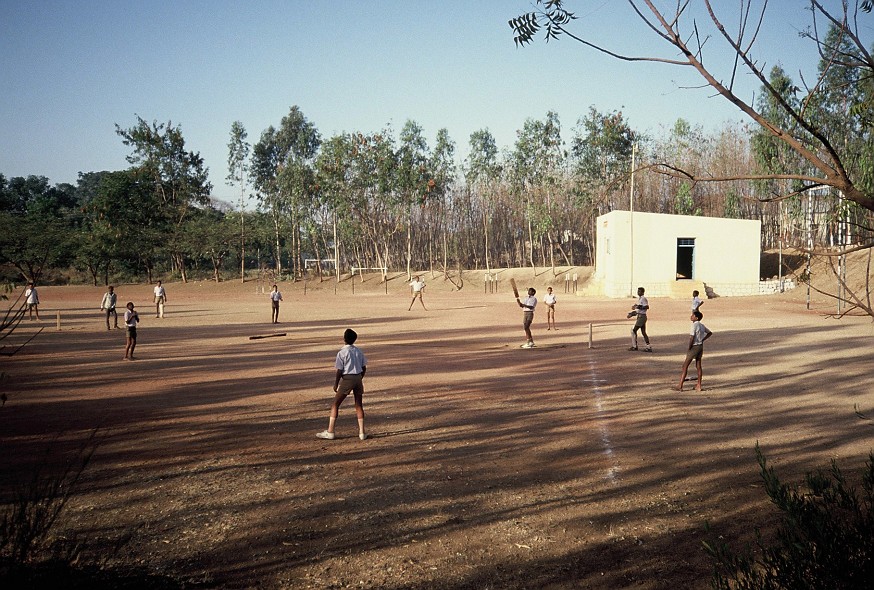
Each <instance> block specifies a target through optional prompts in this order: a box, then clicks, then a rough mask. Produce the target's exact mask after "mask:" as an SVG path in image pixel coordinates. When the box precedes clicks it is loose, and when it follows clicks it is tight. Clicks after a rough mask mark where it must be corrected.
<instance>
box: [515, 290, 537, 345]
mask: <svg viewBox="0 0 874 590" xmlns="http://www.w3.org/2000/svg"><path fill="white" fill-rule="evenodd" d="M536 293H537V291H535V290H534V287H529V288H528V297H526V298H525V299H524V300H523V301H520V300H519V298H518V297H516V303H518V304H519V307H521V308H522V329H523V330H525V337H526V338H527V340H526V342H525V344H523V345H522V346H521V348H534V337H533V336H532V335H531V322H533V321H534V308H535V307H537V297H535V296H534V295H535V294H536Z"/></svg>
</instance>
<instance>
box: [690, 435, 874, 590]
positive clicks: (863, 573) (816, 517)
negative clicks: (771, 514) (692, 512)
mask: <svg viewBox="0 0 874 590" xmlns="http://www.w3.org/2000/svg"><path fill="white" fill-rule="evenodd" d="M756 459H757V460H758V463H759V467H760V468H761V474H762V479H763V480H764V483H765V491H766V492H767V494H768V497H769V498H770V500H771V502H772V503H773V504H774V505H775V506H776V507H777V508H778V509H779V510H780V512H781V513H782V516H781V523H780V525H779V527H778V529H777V531H776V535H775V538H774V541H773V542H772V543H771V544H766V543H765V542H764V541H763V540H762V536H761V534H760V532H759V530H758V529H757V530H756V531H755V535H756V547H757V548H758V550H759V557H758V558H754V557H753V556H752V552H751V551H750V549H749V548H748V549H747V550H746V552H745V553H743V554H742V555H736V554H734V553H733V552H732V551H731V550H730V549H729V548H728V546H727V545H726V544H725V543H718V544H717V543H711V542H705V543H704V547H705V550H706V551H707V552H708V553H709V554H710V555H711V557H712V559H713V561H714V569H715V572H714V578H713V583H712V586H713V588H716V589H717V590H728V589H732V588H736V589H745V590H747V589H748V590H758V589H762V590H764V589H769V590H771V589H773V590H777V589H786V590H802V589H811V590H813V589H823V590H825V589H828V590H834V589H842V590H851V589H854V588H860V589H861V588H866V589H867V588H871V587H872V586H871V585H872V580H874V519H872V507H874V453H872V454H869V456H868V461H867V462H866V464H865V470H864V471H863V472H862V492H861V494H860V493H858V492H857V490H856V489H855V488H852V487H851V486H849V485H848V483H847V481H846V479H845V478H844V476H843V474H842V473H841V471H840V469H838V466H837V464H836V463H835V462H834V461H832V466H831V470H829V471H828V472H827V473H823V472H822V471H819V472H816V473H808V474H807V477H806V479H805V483H806V491H802V490H800V489H799V487H798V486H794V485H790V484H784V483H781V482H780V480H779V478H778V477H777V474H776V473H774V470H773V468H770V467H768V466H767V463H766V460H765V457H764V455H763V454H762V451H761V449H760V448H759V445H758V444H756Z"/></svg>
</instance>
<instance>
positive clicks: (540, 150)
mask: <svg viewBox="0 0 874 590" xmlns="http://www.w3.org/2000/svg"><path fill="white" fill-rule="evenodd" d="M564 160H565V155H564V149H563V142H562V139H561V123H560V122H559V119H558V114H557V113H555V112H553V111H549V112H548V113H547V114H546V117H545V119H544V120H543V121H539V120H536V119H531V118H529V119H526V121H525V123H524V124H523V126H522V129H521V130H519V131H517V139H516V143H515V149H514V151H513V171H514V175H513V179H514V182H515V186H516V190H518V191H519V192H520V193H521V196H522V197H523V199H524V202H525V218H526V222H527V227H528V261H529V263H530V264H531V267H532V269H534V272H535V274H536V272H537V266H536V264H535V262H534V244H535V242H536V241H540V239H541V238H542V237H543V236H547V237H548V239H549V243H550V246H549V249H548V250H549V256H550V263H551V266H552V269H553V271H555V258H554V247H553V246H554V244H555V243H556V242H555V240H554V239H553V237H552V236H553V232H554V231H555V228H556V225H555V220H554V219H553V210H552V193H553V191H554V190H555V187H556V186H557V185H558V182H559V179H560V175H561V173H562V166H563V163H564ZM541 252H542V254H543V253H544V252H543V250H541Z"/></svg>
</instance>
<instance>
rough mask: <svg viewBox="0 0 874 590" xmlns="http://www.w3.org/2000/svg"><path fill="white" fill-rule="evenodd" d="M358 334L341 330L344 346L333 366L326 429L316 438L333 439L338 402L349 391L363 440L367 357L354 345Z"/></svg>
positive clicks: (359, 435) (338, 408)
mask: <svg viewBox="0 0 874 590" xmlns="http://www.w3.org/2000/svg"><path fill="white" fill-rule="evenodd" d="M357 339H358V334H356V333H355V330H351V329H347V330H346V331H345V332H343V342H345V346H343V348H341V349H340V352H338V353H337V360H336V361H335V362H334V368H336V369H337V372H336V373H335V379H334V392H335V393H336V395H335V396H334V403H332V404H331V413H330V415H329V416H328V429H327V430H323V431H322V432H319V433H318V434H316V438H323V439H326V440H334V438H335V437H334V424H335V423H336V422H337V415H338V414H339V412H340V404H342V403H343V400H344V399H346V396H348V395H349V393H350V392H351V393H352V395H353V396H354V397H355V414H356V415H357V417H358V438H360V439H361V440H365V439H366V438H367V434H366V433H365V432H364V402H363V397H364V382H363V379H364V374H365V373H366V372H367V358H365V356H364V353H363V352H361V349H360V348H358V347H357V346H355V341H356V340H357Z"/></svg>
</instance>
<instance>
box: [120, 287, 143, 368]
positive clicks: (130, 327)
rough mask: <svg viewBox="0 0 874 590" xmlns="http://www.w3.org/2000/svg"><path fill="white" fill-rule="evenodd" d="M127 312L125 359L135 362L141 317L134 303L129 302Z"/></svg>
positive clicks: (125, 316) (125, 320)
mask: <svg viewBox="0 0 874 590" xmlns="http://www.w3.org/2000/svg"><path fill="white" fill-rule="evenodd" d="M126 307H127V311H126V312H124V327H125V330H126V332H127V333H126V337H127V346H126V347H125V349H124V358H126V359H129V360H134V349H135V348H136V347H137V324H138V323H139V321H140V316H139V315H138V314H137V312H135V311H134V304H133V302H132V301H128V302H127V306H126Z"/></svg>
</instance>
